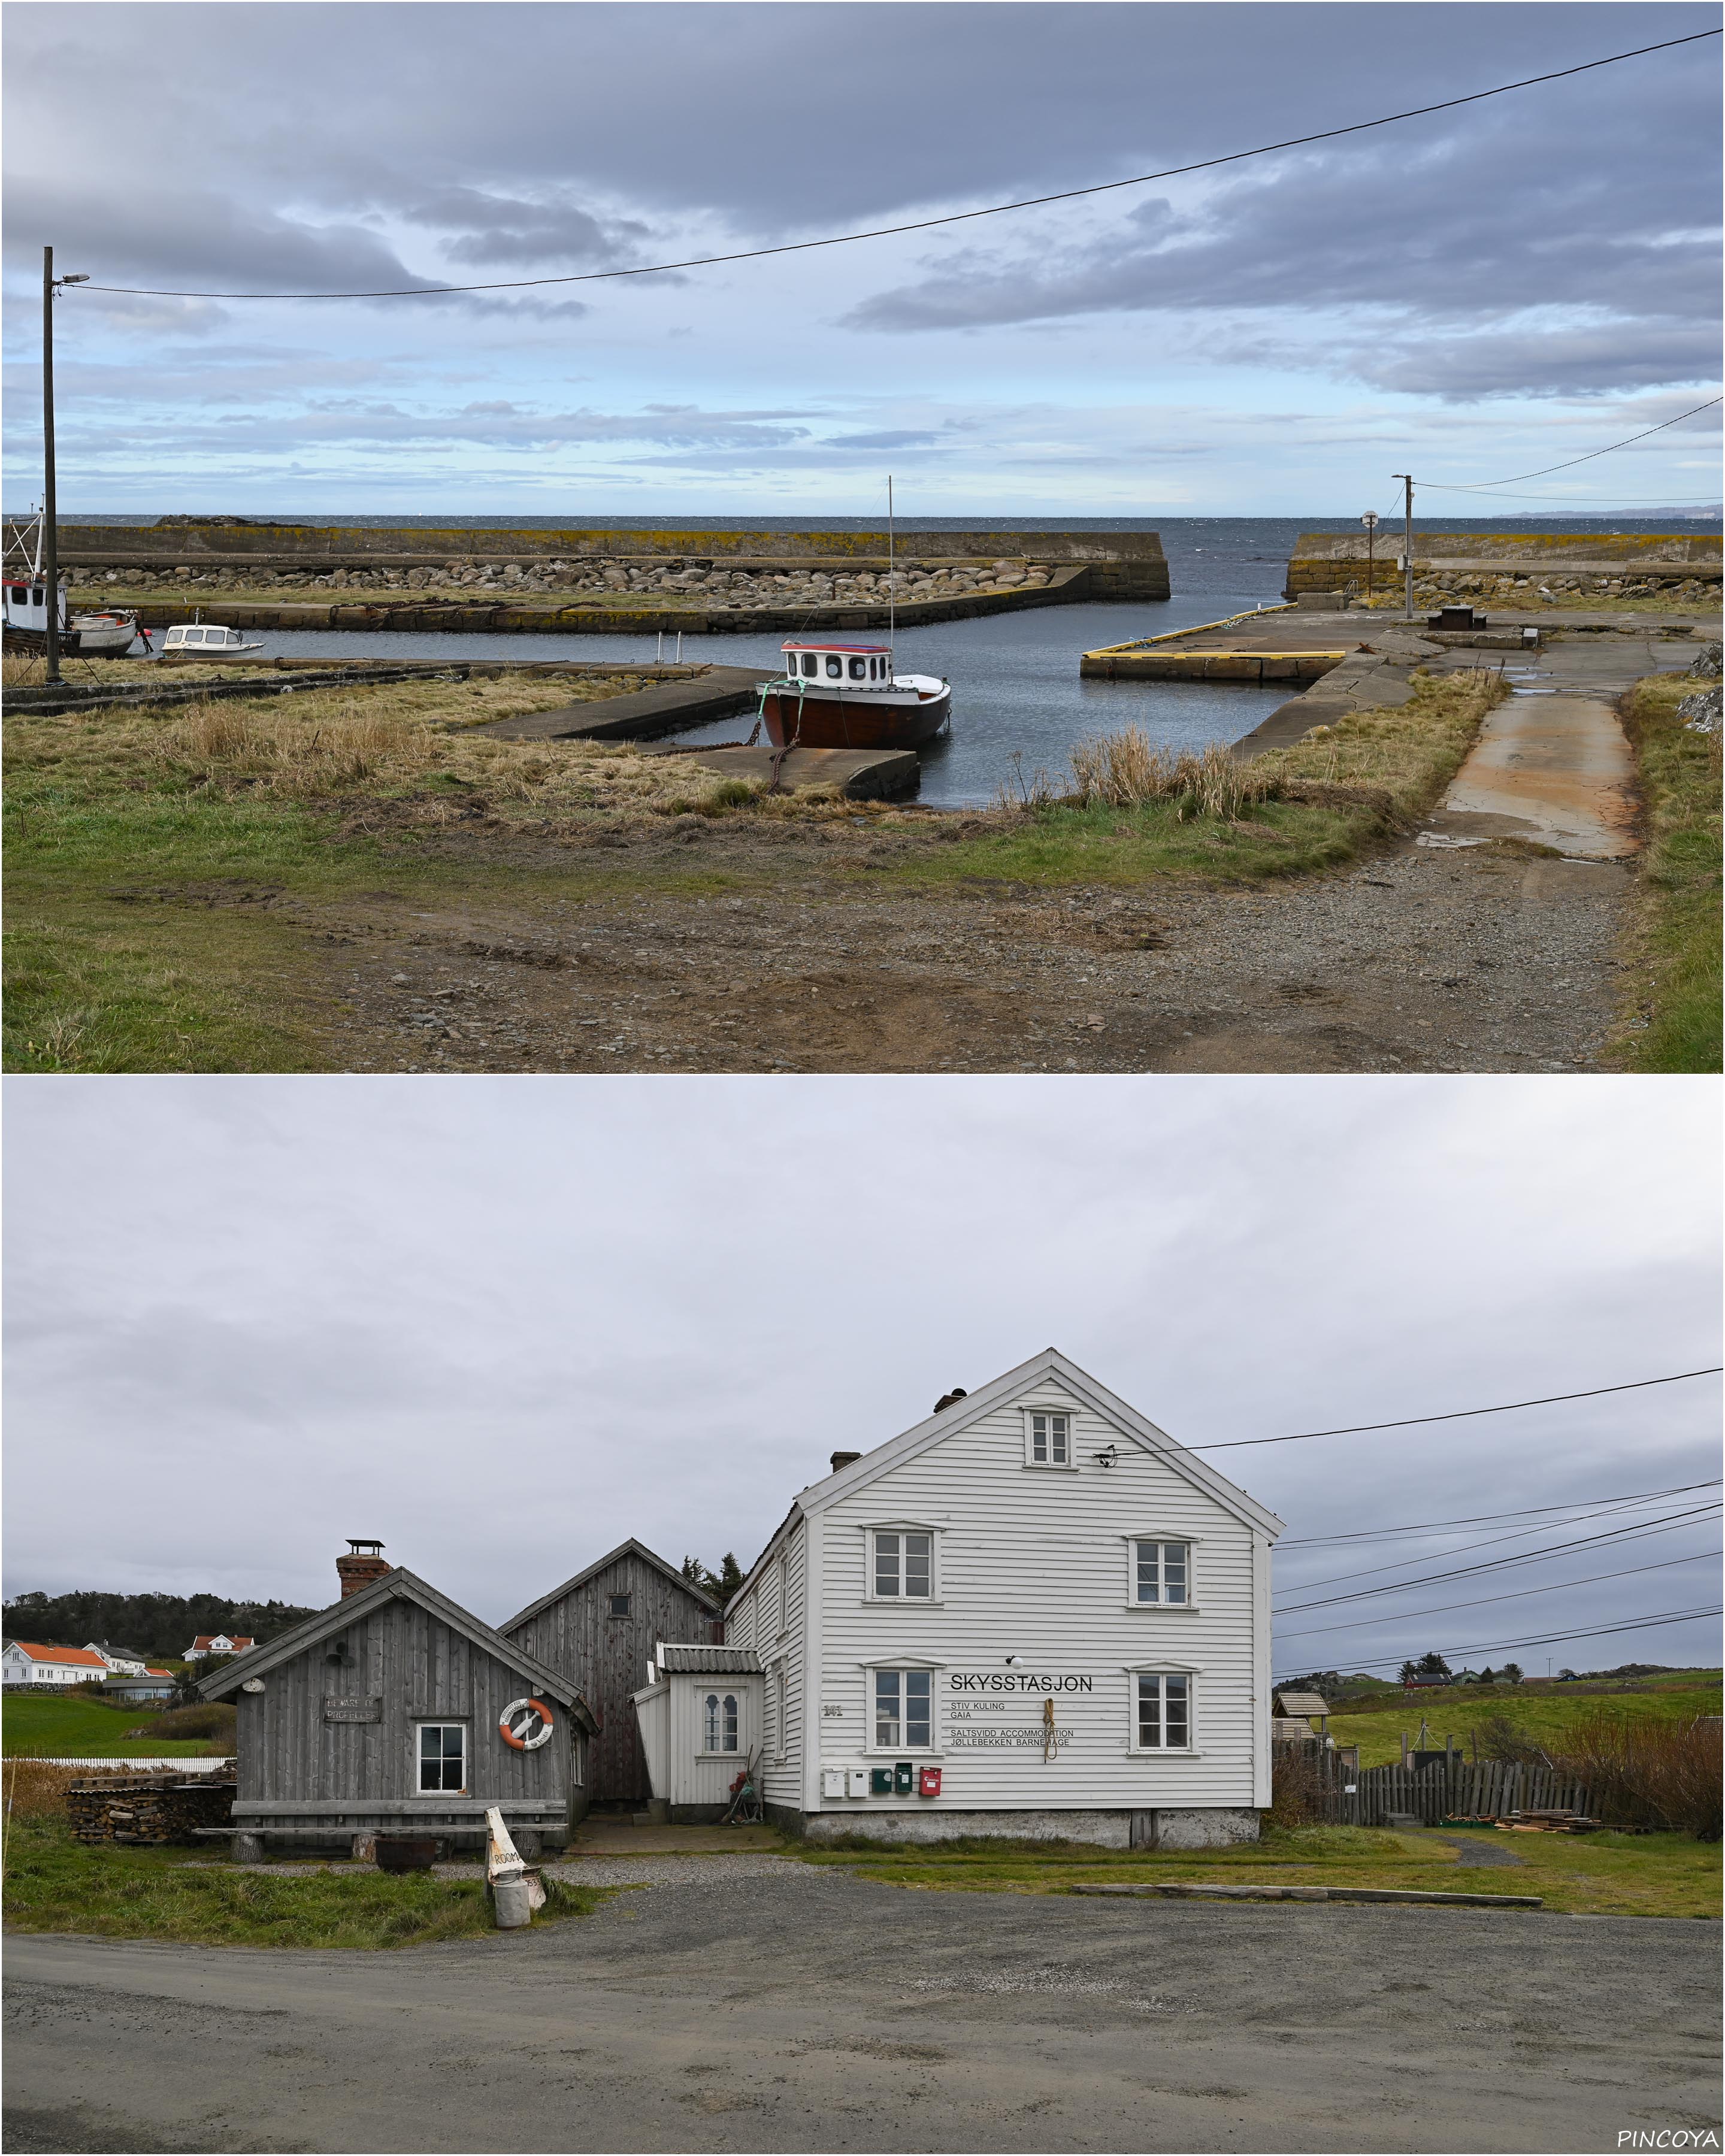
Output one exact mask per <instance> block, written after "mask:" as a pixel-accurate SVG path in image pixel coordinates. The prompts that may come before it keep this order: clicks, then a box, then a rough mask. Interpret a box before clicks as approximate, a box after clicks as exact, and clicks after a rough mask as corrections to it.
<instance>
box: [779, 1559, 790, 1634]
mask: <svg viewBox="0 0 1725 2156" xmlns="http://www.w3.org/2000/svg"><path fill="white" fill-rule="evenodd" d="M790 1629H791V1560H790V1553H789V1552H788V1551H786V1552H785V1553H783V1555H782V1556H781V1557H780V1558H779V1560H778V1636H779V1638H780V1639H781V1640H782V1639H783V1637H784V1636H785V1635H786V1633H788V1631H789V1630H790Z"/></svg>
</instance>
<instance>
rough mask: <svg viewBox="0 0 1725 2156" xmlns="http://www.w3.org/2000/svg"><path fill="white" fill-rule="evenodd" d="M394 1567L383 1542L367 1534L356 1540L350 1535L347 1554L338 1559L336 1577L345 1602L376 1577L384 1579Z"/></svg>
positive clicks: (359, 1592) (360, 1592)
mask: <svg viewBox="0 0 1725 2156" xmlns="http://www.w3.org/2000/svg"><path fill="white" fill-rule="evenodd" d="M394 1569H395V1567H394V1566H393V1564H391V1563H389V1562H388V1559H387V1558H385V1556H384V1554H383V1545H382V1543H378V1542H373V1541H372V1540H371V1538H370V1537H368V1536H365V1535H362V1536H361V1537H359V1539H358V1540H357V1542H356V1541H355V1540H354V1538H353V1537H352V1536H351V1535H350V1536H349V1537H348V1540H347V1556H346V1557H338V1558H336V1578H337V1579H339V1580H340V1581H341V1599H342V1600H343V1601H344V1602H345V1601H346V1600H347V1598H348V1596H349V1595H350V1594H362V1592H363V1591H364V1590H365V1589H367V1587H369V1586H370V1585H371V1584H372V1581H373V1580H374V1579H382V1577H383V1575H384V1573H388V1572H393V1571H394Z"/></svg>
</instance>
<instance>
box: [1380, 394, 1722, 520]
mask: <svg viewBox="0 0 1725 2156" xmlns="http://www.w3.org/2000/svg"><path fill="white" fill-rule="evenodd" d="M1722 403H1725V397H1709V398H1708V399H1707V403H1705V404H1695V405H1692V406H1691V408H1689V410H1688V411H1686V412H1680V413H1678V414H1677V416H1676V418H1675V419H1661V421H1660V423H1659V424H1658V425H1657V426H1656V427H1646V428H1644V429H1642V431H1641V432H1640V434H1628V435H1625V438H1624V439H1623V440H1622V441H1620V442H1608V443H1607V444H1605V446H1604V449H1589V451H1588V453H1587V454H1586V455H1585V456H1584V457H1570V458H1569V459H1567V461H1566V462H1564V463H1563V464H1560V465H1541V466H1540V468H1539V470H1538V471H1530V472H1512V473H1511V474H1510V475H1509V477H1508V478H1507V479H1481V480H1474V481H1473V482H1472V483H1471V485H1466V486H1464V485H1457V484H1455V483H1454V482H1453V481H1452V482H1451V483H1450V485H1447V486H1444V485H1439V482H1438V481H1437V480H1433V479H1423V480H1420V485H1421V486H1422V487H1425V488H1427V489H1430V488H1431V487H1436V488H1437V490H1438V492H1439V493H1440V494H1489V493H1490V492H1491V489H1492V488H1493V487H1496V486H1519V485H1521V483H1522V480H1524V479H1543V478H1544V477H1545V475H1547V473H1548V472H1554V471H1569V470H1573V468H1574V466H1575V465H1590V464H1591V463H1592V462H1593V460H1594V458H1595V457H1609V455H1610V454H1611V453H1612V451H1613V450H1614V449H1628V448H1629V447H1630V444H1631V443H1634V442H1645V440H1646V439H1647V437H1648V435H1649V434H1663V433H1664V432H1665V430H1666V428H1667V427H1675V426H1676V425H1677V424H1678V423H1679V421H1681V420H1684V419H1692V418H1694V417H1695V415H1696V413H1697V412H1711V411H1712V408H1713V407H1714V405H1716V404H1722ZM1672 506H1674V507H1675V506H1677V505H1676V504H1673V505H1672Z"/></svg>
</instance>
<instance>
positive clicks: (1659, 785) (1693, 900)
mask: <svg viewBox="0 0 1725 2156" xmlns="http://www.w3.org/2000/svg"><path fill="white" fill-rule="evenodd" d="M1702 685H1703V684H1702V683H1700V682H1697V681H1692V680H1689V679H1687V677H1686V676H1685V675H1680V674H1657V675H1652V676H1651V677H1650V678H1649V679H1648V680H1643V681H1638V682H1637V683H1636V684H1635V687H1634V688H1633V689H1631V690H1630V692H1629V694H1628V696H1625V698H1624V700H1623V701H1622V703H1621V704H1620V706H1619V710H1620V713H1621V716H1622V717H1623V721H1624V726H1625V731H1626V732H1627V733H1628V735H1629V737H1630V743H1631V745H1632V746H1633V747H1634V749H1635V770H1636V777H1637V778H1638V780H1639V781H1640V789H1641V800H1642V806H1643V812H1644V815H1645V826H1646V840H1647V844H1646V851H1645V853H1644V854H1643V855H1642V856H1641V865H1640V879H1639V885H1638V897H1639V901H1640V903H1639V906H1638V909H1637V920H1636V924H1635V931H1634V933H1633V937H1632V944H1631V979H1632V983H1633V986H1632V990H1631V993H1632V994H1633V997H1634V999H1635V1011H1636V1015H1635V1019H1632V1020H1631V1022H1630V1024H1629V1025H1628V1027H1627V1028H1626V1029H1625V1031H1624V1033H1623V1034H1622V1035H1621V1038H1620V1054H1621V1057H1622V1060H1623V1062H1624V1063H1625V1065H1626V1066H1627V1068H1629V1069H1630V1070H1645V1071H1667V1072H1674V1071H1703V1070H1705V1071H1712V1070H1718V1069H1719V1068H1720V1067H1721V1046H1720V995H1721V978H1722V977H1721V969H1720V914H1719V903H1720V820H1719V788H1720V777H1721V763H1720V742H1721V737H1720V736H1719V735H1717V734H1696V733H1691V732H1690V731H1689V729H1688V727H1687V726H1686V724H1685V723H1684V722H1683V721H1682V720H1681V719H1679V718H1678V716H1677V715H1676V712H1677V706H1678V704H1679V703H1680V702H1681V701H1682V699H1683V698H1684V697H1685V696H1692V695H1693V694H1694V693H1695V691H1696V690H1697V689H1698V688H1700V687H1702Z"/></svg>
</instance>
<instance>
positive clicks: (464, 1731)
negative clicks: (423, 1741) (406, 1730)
mask: <svg viewBox="0 0 1725 2156" xmlns="http://www.w3.org/2000/svg"><path fill="white" fill-rule="evenodd" d="M422 1729H459V1731H460V1732H461V1786H460V1788H459V1789H427V1788H426V1787H425V1785H424V1783H423V1782H422V1781H421V1779H420V1768H421V1766H422V1764H423V1760H422V1756H421V1753H420V1750H419V1732H420V1731H421V1730H422ZM472 1780H473V1738H472V1735H471V1732H470V1730H469V1728H468V1726H467V1724H466V1722H463V1721H461V1720H459V1719H458V1718H454V1717H450V1716H449V1715H442V1714H428V1715H426V1716H424V1717H422V1718H420V1719H418V1720H417V1721H415V1722H414V1723H413V1794H414V1795H415V1796H416V1797H465V1795H466V1794H468V1787H469V1784H470V1783H471V1782H472Z"/></svg>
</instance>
